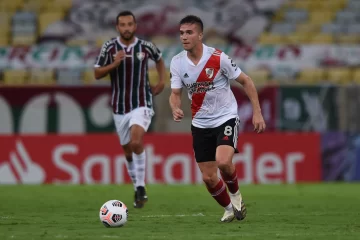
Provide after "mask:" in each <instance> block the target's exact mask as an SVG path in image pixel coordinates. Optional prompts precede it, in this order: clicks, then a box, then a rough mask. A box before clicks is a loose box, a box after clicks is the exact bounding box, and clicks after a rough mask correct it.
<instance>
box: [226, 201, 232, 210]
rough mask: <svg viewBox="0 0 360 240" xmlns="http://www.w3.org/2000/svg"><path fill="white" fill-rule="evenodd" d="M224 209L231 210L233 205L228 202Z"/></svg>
mask: <svg viewBox="0 0 360 240" xmlns="http://www.w3.org/2000/svg"><path fill="white" fill-rule="evenodd" d="M224 209H225V211H232V210H233V205H232V203H230V204H229V205H227V206H226V207H224Z"/></svg>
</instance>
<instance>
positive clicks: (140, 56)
mask: <svg viewBox="0 0 360 240" xmlns="http://www.w3.org/2000/svg"><path fill="white" fill-rule="evenodd" d="M136 57H137V58H138V59H139V60H140V61H142V60H144V58H145V53H143V52H138V53H136Z"/></svg>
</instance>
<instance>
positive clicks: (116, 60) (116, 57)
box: [113, 50, 125, 66]
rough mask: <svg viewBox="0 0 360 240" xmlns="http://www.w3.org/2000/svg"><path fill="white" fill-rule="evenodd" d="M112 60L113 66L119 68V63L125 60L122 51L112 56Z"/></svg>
mask: <svg viewBox="0 0 360 240" xmlns="http://www.w3.org/2000/svg"><path fill="white" fill-rule="evenodd" d="M113 59H114V62H113V63H114V64H115V66H119V65H120V63H121V61H123V60H124V59H125V52H124V50H120V51H118V52H117V53H116V54H115V55H113Z"/></svg>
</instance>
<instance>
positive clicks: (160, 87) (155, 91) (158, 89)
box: [151, 82, 165, 96]
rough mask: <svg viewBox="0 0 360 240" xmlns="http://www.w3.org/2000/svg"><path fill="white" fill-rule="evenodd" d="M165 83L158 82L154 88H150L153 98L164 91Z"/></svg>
mask: <svg viewBox="0 0 360 240" xmlns="http://www.w3.org/2000/svg"><path fill="white" fill-rule="evenodd" d="M164 87H165V83H163V82H159V83H158V84H157V85H156V86H154V87H151V92H152V94H153V95H154V96H156V95H158V94H159V93H161V92H162V91H163V90H164Z"/></svg>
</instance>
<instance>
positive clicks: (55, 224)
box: [0, 184, 360, 240]
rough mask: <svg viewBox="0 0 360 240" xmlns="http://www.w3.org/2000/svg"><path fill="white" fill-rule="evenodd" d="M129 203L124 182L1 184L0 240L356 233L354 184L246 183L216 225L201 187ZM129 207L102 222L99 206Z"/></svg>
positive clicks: (359, 225)
mask: <svg viewBox="0 0 360 240" xmlns="http://www.w3.org/2000/svg"><path fill="white" fill-rule="evenodd" d="M147 189H148V196H149V202H148V204H147V205H146V206H145V208H143V209H134V208H133V207H132V200H133V188H132V186H129V185H127V186H114V185H111V186H1V187H0V239H1V240H7V239H12V240H13V239H24V240H31V239H49V240H50V239H51V240H53V239H55V240H56V239H84V240H85V239H86V240H92V239H94V240H95V239H96V240H100V239H131V240H136V239H141V240H143V239H166V240H168V239H169V240H177V239H186V240H192V239H195V240H200V239H206V240H210V239H235V238H236V239H242V240H243V239H259V240H260V239H261V240H265V239H266V240H269V239H291V240H295V239H312V240H313V239H316V240H319V239H341V240H345V239H360V185H359V184H321V185H248V186H243V187H241V190H242V194H243V197H244V200H245V202H246V204H247V208H248V216H247V218H246V219H245V220H244V221H242V222H238V221H233V222H232V223H229V224H225V223H220V222H219V219H220V217H221V216H222V214H223V209H222V208H221V207H220V206H218V205H217V203H216V202H215V200H213V199H212V198H211V197H210V195H209V194H208V192H207V191H206V189H205V187H204V186H202V185H200V186H170V185H167V186H166V185H151V186H148V188H147ZM110 199H119V200H121V201H123V202H125V204H127V206H128V208H129V221H128V222H127V224H126V225H125V226H124V227H122V228H105V227H104V226H103V225H102V223H100V221H99V209H100V207H101V205H102V204H103V203H104V202H106V201H107V200H110Z"/></svg>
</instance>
